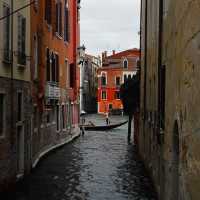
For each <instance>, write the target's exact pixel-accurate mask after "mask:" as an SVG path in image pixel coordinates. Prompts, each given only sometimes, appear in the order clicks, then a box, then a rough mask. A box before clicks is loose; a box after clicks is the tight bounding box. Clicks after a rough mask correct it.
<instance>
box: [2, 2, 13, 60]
mask: <svg viewBox="0 0 200 200" xmlns="http://www.w3.org/2000/svg"><path fill="white" fill-rule="evenodd" d="M9 14H10V7H9V6H8V5H6V4H4V5H3V16H7V15H9ZM3 48H4V55H3V56H4V60H5V61H11V52H10V17H6V18H5V19H4V20H3Z"/></svg>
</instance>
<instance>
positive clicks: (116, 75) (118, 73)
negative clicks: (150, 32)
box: [98, 49, 139, 114]
mask: <svg viewBox="0 0 200 200" xmlns="http://www.w3.org/2000/svg"><path fill="white" fill-rule="evenodd" d="M138 60H139V50H138V49H129V50H126V51H122V52H119V53H116V52H115V51H113V54H112V55H110V56H107V52H103V53H102V67H101V68H99V70H98V113H102V114H104V113H107V112H116V111H117V112H118V111H121V110H122V109H123V105H122V102H121V100H120V85H121V84H123V83H124V82H125V81H126V79H128V78H129V77H132V76H134V75H135V74H136V68H137V62H138Z"/></svg>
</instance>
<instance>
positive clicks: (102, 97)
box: [101, 90, 107, 100]
mask: <svg viewBox="0 0 200 200" xmlns="http://www.w3.org/2000/svg"><path fill="white" fill-rule="evenodd" d="M103 94H105V98H104V96H103ZM101 100H107V91H106V90H102V91H101Z"/></svg>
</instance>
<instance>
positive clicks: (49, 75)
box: [46, 48, 51, 81]
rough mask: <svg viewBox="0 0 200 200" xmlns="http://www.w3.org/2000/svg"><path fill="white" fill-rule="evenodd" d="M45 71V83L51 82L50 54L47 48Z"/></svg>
mask: <svg viewBox="0 0 200 200" xmlns="http://www.w3.org/2000/svg"><path fill="white" fill-rule="evenodd" d="M46 70H47V71H46V77H47V81H51V67H50V52H49V49H48V48H47V50H46Z"/></svg>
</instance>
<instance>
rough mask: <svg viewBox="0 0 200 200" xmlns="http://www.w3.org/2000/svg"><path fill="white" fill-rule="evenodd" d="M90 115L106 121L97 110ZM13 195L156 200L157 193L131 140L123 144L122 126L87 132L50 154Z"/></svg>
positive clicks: (46, 199)
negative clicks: (129, 142) (96, 113)
mask: <svg viewBox="0 0 200 200" xmlns="http://www.w3.org/2000/svg"><path fill="white" fill-rule="evenodd" d="M89 120H91V121H92V122H95V123H96V124H98V123H105V122H104V121H103V120H104V119H102V118H101V117H99V116H97V115H91V116H89V117H88V118H87V119H86V121H89ZM123 120H124V118H123V119H122V118H120V117H114V118H111V122H115V121H123ZM16 199H17V200H130V199H132V200H140V199H141V200H154V199H156V195H155V193H154V190H153V186H152V182H151V181H150V179H149V177H148V176H147V174H146V172H145V170H144V166H143V163H142V162H141V161H140V159H139V156H138V154H137V152H136V150H135V147H134V145H131V144H127V125H124V126H122V127H120V128H118V129H115V130H112V131H108V132H86V133H85V135H84V136H81V137H80V138H78V139H77V140H75V141H74V142H72V143H70V144H67V145H66V146H64V147H62V148H60V149H58V150H56V151H55V152H52V153H50V154H49V155H48V156H47V157H46V158H45V159H43V160H42V161H41V162H40V163H39V165H38V166H37V168H36V169H35V170H33V173H32V174H31V175H30V176H29V177H27V178H26V179H25V180H24V182H23V183H22V184H20V186H19V187H18V191H17V193H16Z"/></svg>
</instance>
